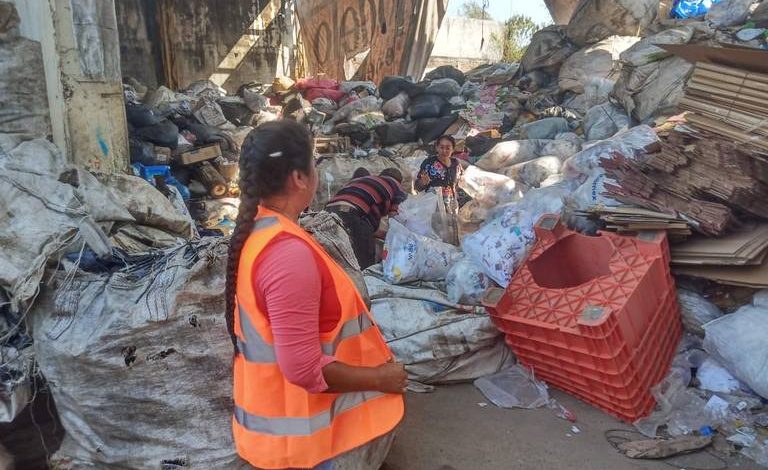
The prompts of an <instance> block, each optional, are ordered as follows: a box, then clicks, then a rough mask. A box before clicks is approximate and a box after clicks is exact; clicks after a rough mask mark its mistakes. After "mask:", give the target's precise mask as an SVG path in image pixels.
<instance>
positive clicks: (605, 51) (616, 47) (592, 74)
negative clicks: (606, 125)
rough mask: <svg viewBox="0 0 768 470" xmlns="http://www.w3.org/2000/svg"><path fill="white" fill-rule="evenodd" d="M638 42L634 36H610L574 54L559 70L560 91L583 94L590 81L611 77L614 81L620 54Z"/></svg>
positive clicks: (616, 76)
mask: <svg viewBox="0 0 768 470" xmlns="http://www.w3.org/2000/svg"><path fill="white" fill-rule="evenodd" d="M639 40H640V38H639V37H635V36H612V37H610V38H608V39H606V40H604V41H601V42H599V43H597V44H595V45H592V46H588V47H585V48H584V49H582V50H580V51H578V52H576V53H575V54H573V55H572V56H571V57H569V58H568V60H566V61H565V63H564V64H563V67H562V68H561V69H560V76H559V85H560V90H562V91H572V92H574V93H584V91H585V90H586V87H587V83H588V82H590V81H591V80H594V79H603V80H606V79H611V78H612V77H613V80H616V78H618V72H619V70H620V68H621V67H620V66H619V57H620V56H621V53H622V52H624V51H626V50H627V49H629V48H630V47H632V46H633V45H634V44H635V43H636V42H638V41H639Z"/></svg>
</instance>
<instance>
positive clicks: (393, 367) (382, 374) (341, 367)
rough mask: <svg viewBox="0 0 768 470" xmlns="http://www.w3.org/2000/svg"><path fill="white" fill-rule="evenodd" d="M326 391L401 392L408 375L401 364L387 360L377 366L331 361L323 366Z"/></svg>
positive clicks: (403, 390)
mask: <svg viewBox="0 0 768 470" xmlns="http://www.w3.org/2000/svg"><path fill="white" fill-rule="evenodd" d="M323 376H324V377H325V381H326V383H327V384H328V389H327V390H326V392H327V393H346V392H367V391H372V390H375V391H378V392H382V393H403V392H405V387H406V385H407V380H408V376H407V374H406V373H405V367H404V366H403V365H402V364H396V363H394V362H389V363H386V364H382V365H380V366H378V367H352V366H348V365H346V364H342V363H341V362H332V363H330V364H328V365H327V366H325V367H324V368H323Z"/></svg>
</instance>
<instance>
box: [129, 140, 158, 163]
mask: <svg viewBox="0 0 768 470" xmlns="http://www.w3.org/2000/svg"><path fill="white" fill-rule="evenodd" d="M128 150H129V151H130V155H131V163H141V164H142V165H156V164H157V163H158V162H157V157H156V156H155V147H154V146H153V145H152V144H150V143H147V142H144V141H141V140H139V139H135V138H133V137H131V138H129V139H128Z"/></svg>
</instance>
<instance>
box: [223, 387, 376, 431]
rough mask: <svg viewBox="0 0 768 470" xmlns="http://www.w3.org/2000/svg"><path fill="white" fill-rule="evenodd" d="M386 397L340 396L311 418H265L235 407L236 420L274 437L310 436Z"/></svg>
mask: <svg viewBox="0 0 768 470" xmlns="http://www.w3.org/2000/svg"><path fill="white" fill-rule="evenodd" d="M381 396H384V394H383V393H381V392H354V393H345V394H343V395H339V396H338V397H337V398H336V400H334V401H333V405H332V406H331V409H330V410H328V411H324V412H322V413H319V414H316V415H315V416H312V417H309V418H265V417H263V416H256V415H253V414H250V413H248V412H246V411H245V410H243V409H242V408H240V407H239V406H236V407H235V419H236V420H237V422H238V423H240V425H241V426H242V427H244V428H245V429H247V430H249V431H252V432H260V433H263V434H270V435H273V436H309V435H312V434H314V433H316V432H317V431H320V430H322V429H325V428H327V427H329V426H330V425H331V422H332V421H333V419H334V417H336V416H338V415H340V414H342V413H344V412H345V411H349V410H351V409H353V408H355V407H356V406H359V405H362V404H363V403H365V402H367V401H370V400H374V399H376V398H379V397H381Z"/></svg>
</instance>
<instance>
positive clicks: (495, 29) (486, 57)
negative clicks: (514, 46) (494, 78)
mask: <svg viewBox="0 0 768 470" xmlns="http://www.w3.org/2000/svg"><path fill="white" fill-rule="evenodd" d="M503 32H504V24H503V23H500V22H498V21H491V20H474V19H470V18H459V17H448V18H445V19H444V20H443V24H442V25H441V26H440V31H439V32H438V33H437V39H435V47H434V49H432V56H431V57H430V59H429V63H428V64H427V70H426V71H427V72H429V71H430V70H432V69H434V68H436V67H439V66H441V65H453V66H454V67H457V68H458V69H460V70H463V71H467V70H471V69H472V68H474V67H476V66H478V65H482V64H486V63H489V62H498V61H500V60H501V49H499V48H498V47H497V46H496V45H495V42H494V41H493V39H492V35H493V34H498V35H501V34H503Z"/></svg>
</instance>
